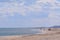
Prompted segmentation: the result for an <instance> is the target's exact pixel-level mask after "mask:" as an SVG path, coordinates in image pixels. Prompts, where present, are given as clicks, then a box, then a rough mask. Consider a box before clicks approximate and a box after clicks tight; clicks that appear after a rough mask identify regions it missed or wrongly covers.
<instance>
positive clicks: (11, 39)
mask: <svg viewBox="0 0 60 40" xmlns="http://www.w3.org/2000/svg"><path fill="white" fill-rule="evenodd" d="M0 40H60V29H53V30H51V31H46V34H36V35H26V36H0Z"/></svg>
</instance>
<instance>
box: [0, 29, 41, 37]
mask: <svg viewBox="0 0 60 40" xmlns="http://www.w3.org/2000/svg"><path fill="white" fill-rule="evenodd" d="M37 33H41V31H39V29H31V28H30V29H29V28H0V36H10V35H30V34H37Z"/></svg>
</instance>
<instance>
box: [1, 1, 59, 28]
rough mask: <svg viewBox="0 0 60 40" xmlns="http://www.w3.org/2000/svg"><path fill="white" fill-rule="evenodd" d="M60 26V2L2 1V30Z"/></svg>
mask: <svg viewBox="0 0 60 40" xmlns="http://www.w3.org/2000/svg"><path fill="white" fill-rule="evenodd" d="M54 25H60V0H0V28H6V27H8V28H10V27H50V26H54Z"/></svg>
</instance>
